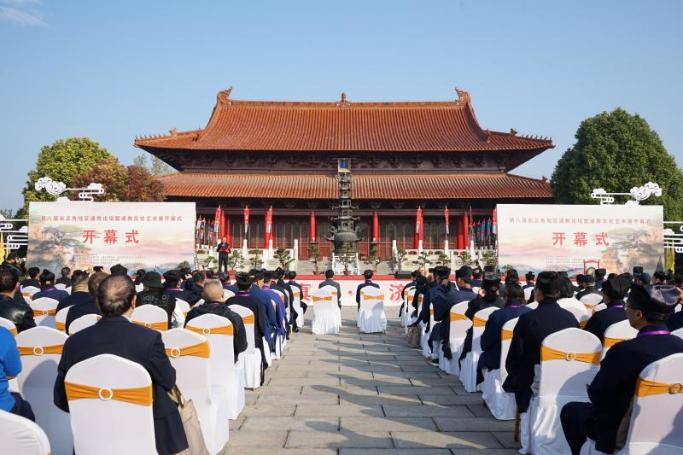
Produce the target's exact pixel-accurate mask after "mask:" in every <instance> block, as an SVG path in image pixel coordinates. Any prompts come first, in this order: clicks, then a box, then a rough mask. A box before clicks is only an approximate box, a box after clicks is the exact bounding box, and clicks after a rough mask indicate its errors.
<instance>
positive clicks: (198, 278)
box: [185, 270, 206, 303]
mask: <svg viewBox="0 0 683 455" xmlns="http://www.w3.org/2000/svg"><path fill="white" fill-rule="evenodd" d="M205 281H206V274H205V273H204V272H202V271H201V270H195V271H194V272H192V276H191V278H190V279H189V280H186V281H185V289H186V290H187V291H188V292H191V293H192V294H194V295H195V296H196V300H195V299H193V300H194V301H195V302H197V301H199V300H201V298H202V294H203V292H204V282H205ZM188 303H189V302H188Z"/></svg>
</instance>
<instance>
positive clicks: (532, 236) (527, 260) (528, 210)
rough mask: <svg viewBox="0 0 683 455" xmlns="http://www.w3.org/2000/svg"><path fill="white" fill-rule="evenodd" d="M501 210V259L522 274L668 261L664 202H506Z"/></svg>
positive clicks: (649, 266) (651, 267)
mask: <svg viewBox="0 0 683 455" xmlns="http://www.w3.org/2000/svg"><path fill="white" fill-rule="evenodd" d="M497 214H498V263H499V265H500V267H504V266H512V267H514V268H515V269H517V271H518V272H519V273H520V274H523V273H526V272H527V271H530V270H531V271H534V272H536V273H538V272H540V271H543V270H556V271H567V272H568V273H569V274H570V275H573V274H577V273H583V271H584V270H585V269H586V268H589V267H594V268H604V269H607V272H608V273H611V272H614V273H622V272H631V271H632V269H633V267H634V266H637V265H640V266H643V268H644V270H645V271H646V272H649V273H652V272H654V271H655V270H656V269H657V268H661V267H662V266H663V255H664V232H663V210H662V207H661V206H653V205H649V206H640V205H523V204H502V205H498V208H497Z"/></svg>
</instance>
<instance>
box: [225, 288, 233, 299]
mask: <svg viewBox="0 0 683 455" xmlns="http://www.w3.org/2000/svg"><path fill="white" fill-rule="evenodd" d="M230 297H235V293H234V292H232V291H231V290H230V289H223V300H228V299H229V298H230Z"/></svg>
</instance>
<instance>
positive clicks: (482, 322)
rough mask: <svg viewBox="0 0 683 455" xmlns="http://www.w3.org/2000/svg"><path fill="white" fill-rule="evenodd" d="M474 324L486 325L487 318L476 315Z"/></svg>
mask: <svg viewBox="0 0 683 455" xmlns="http://www.w3.org/2000/svg"><path fill="white" fill-rule="evenodd" d="M472 325H473V326H474V327H486V319H481V318H478V317H476V316H475V317H474V319H473V320H472Z"/></svg>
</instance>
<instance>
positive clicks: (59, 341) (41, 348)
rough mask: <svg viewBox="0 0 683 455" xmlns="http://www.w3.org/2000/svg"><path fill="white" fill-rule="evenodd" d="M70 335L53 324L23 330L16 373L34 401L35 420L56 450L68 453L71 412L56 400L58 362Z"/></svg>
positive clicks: (27, 397)
mask: <svg viewBox="0 0 683 455" xmlns="http://www.w3.org/2000/svg"><path fill="white" fill-rule="evenodd" d="M67 338H68V337H67V335H66V334H65V333H64V332H60V331H58V330H56V329H53V328H50V327H34V328H32V329H28V330H24V331H23V332H21V333H19V334H18V335H17V336H16V338H15V339H16V341H17V348H18V349H19V355H20V356H21V365H22V370H21V373H19V374H18V375H17V381H18V383H19V388H20V390H21V393H22V395H23V397H24V398H25V399H26V401H28V402H29V403H31V407H32V408H33V413H34V414H35V415H36V423H37V424H38V425H40V427H41V428H42V429H43V431H45V434H47V437H48V439H49V440H50V446H51V447H52V451H53V452H54V453H55V454H57V453H66V454H69V453H71V452H72V450H73V441H72V437H71V427H70V426H69V414H67V413H66V412H64V411H62V410H61V409H59V408H58V407H57V406H55V404H54V387H55V379H56V378H57V365H58V364H59V360H60V359H61V357H62V348H63V346H64V342H65V341H66V340H67ZM0 446H1V444H0ZM0 452H2V449H0Z"/></svg>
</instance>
